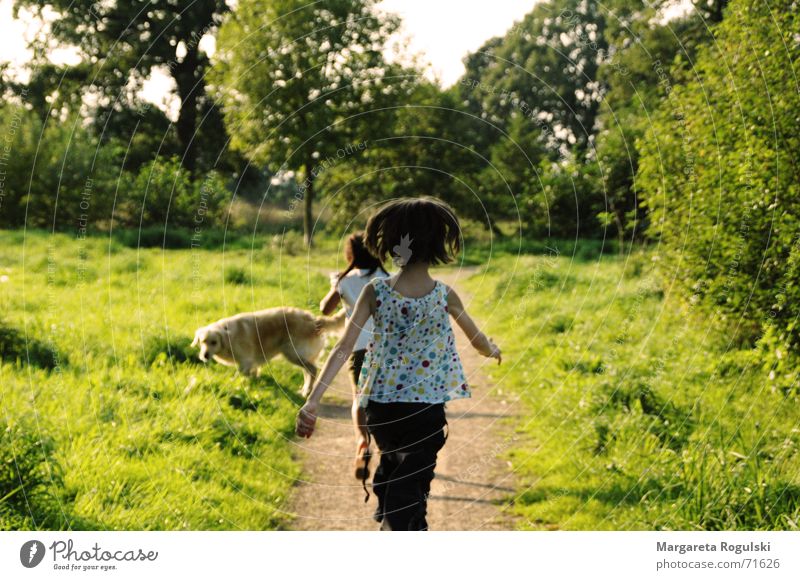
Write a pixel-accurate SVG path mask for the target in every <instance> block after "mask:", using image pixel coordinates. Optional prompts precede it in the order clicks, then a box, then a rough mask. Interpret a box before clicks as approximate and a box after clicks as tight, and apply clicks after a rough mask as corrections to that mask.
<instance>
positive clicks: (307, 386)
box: [300, 361, 317, 397]
mask: <svg viewBox="0 0 800 580" xmlns="http://www.w3.org/2000/svg"><path fill="white" fill-rule="evenodd" d="M303 378H304V381H303V390H302V391H300V394H301V395H303V396H304V397H308V396H309V395H310V394H311V387H313V386H314V381H315V380H316V379H317V367H316V366H314V365H313V364H312V363H310V362H308V361H305V364H304V365H303Z"/></svg>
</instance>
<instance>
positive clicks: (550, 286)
mask: <svg viewBox="0 0 800 580" xmlns="http://www.w3.org/2000/svg"><path fill="white" fill-rule="evenodd" d="M650 264H651V260H650V254H649V253H647V252H646V251H638V252H634V253H633V254H632V255H629V256H624V257H618V256H614V255H609V254H606V253H602V254H599V253H595V254H594V257H592V256H586V257H584V258H583V259H580V260H579V259H573V258H572V257H571V256H570V255H565V254H564V253H563V252H553V251H552V250H544V251H540V252H539V255H520V256H508V255H506V256H499V257H494V258H492V259H491V260H488V261H487V264H486V265H485V266H483V267H481V268H480V269H479V270H478V271H477V272H476V273H475V274H474V275H473V276H472V277H471V279H470V280H469V281H468V286H469V288H470V290H471V291H472V292H473V294H474V300H473V302H472V305H471V307H472V309H474V310H475V314H476V315H477V316H478V317H479V318H480V319H482V320H483V321H484V322H485V323H486V326H487V330H488V331H489V332H490V333H491V335H492V336H493V337H495V339H496V340H497V341H498V342H500V343H501V345H502V346H503V348H504V351H505V352H504V355H505V356H504V364H503V366H502V367H500V368H498V369H493V370H491V373H492V376H493V377H494V379H495V381H496V383H497V384H498V388H499V389H500V390H501V391H502V392H503V396H504V397H508V398H510V399H511V400H512V401H516V408H515V415H516V416H517V417H519V418H517V419H515V420H514V421H513V423H512V426H513V428H514V431H515V434H514V439H513V440H512V442H511V444H510V446H509V447H508V448H507V449H506V450H505V456H506V458H507V459H508V460H509V461H510V462H511V464H512V466H513V469H514V470H515V472H516V474H517V475H518V482H519V488H520V489H519V491H518V493H516V494H515V495H514V497H513V499H514V508H513V509H514V511H515V512H516V513H517V514H518V515H519V516H521V518H520V522H521V523H520V526H521V527H522V528H526V529H553V528H559V529H728V530H730V529H798V523H799V522H800V493H798V492H799V491H800V454H799V453H798V446H799V445H800V415H798V414H797V411H796V408H797V404H798V400H797V395H796V394H792V393H788V392H786V391H781V390H779V389H775V388H773V387H772V386H771V384H770V381H769V377H768V370H766V371H765V370H764V369H763V368H762V366H761V364H760V360H759V358H758V353H757V352H755V351H750V350H745V351H742V350H736V349H735V348H734V347H731V346H730V345H729V344H728V342H727V340H726V336H725V335H724V334H722V333H721V332H720V327H718V326H717V325H716V324H715V322H714V321H712V320H709V319H708V318H704V317H702V316H700V315H699V314H697V313H695V312H694V311H693V308H692V305H691V304H686V303H682V302H680V301H679V300H677V299H675V298H674V297H673V296H671V288H670V286H669V285H668V283H665V282H664V281H662V280H659V279H658V278H657V277H656V276H655V275H654V274H653V272H652V268H651V266H650Z"/></svg>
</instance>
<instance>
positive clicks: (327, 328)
mask: <svg viewBox="0 0 800 580" xmlns="http://www.w3.org/2000/svg"><path fill="white" fill-rule="evenodd" d="M345 320H347V313H346V312H345V309H344V308H342V309H341V310H340V311H339V312H337V313H336V314H334V315H333V316H317V318H316V320H315V322H316V325H317V328H318V329H319V332H332V331H335V330H339V329H340V328H341V327H342V326H344V322H345Z"/></svg>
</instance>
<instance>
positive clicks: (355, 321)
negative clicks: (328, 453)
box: [295, 284, 375, 437]
mask: <svg viewBox="0 0 800 580" xmlns="http://www.w3.org/2000/svg"><path fill="white" fill-rule="evenodd" d="M374 311H375V289H374V288H373V287H372V284H367V285H366V286H365V287H364V290H362V291H361V295H360V296H359V297H358V301H357V302H356V305H355V308H354V309H353V315H352V316H351V317H350V318H349V319H348V320H347V326H345V328H344V335H342V338H341V339H339V342H337V343H336V346H334V347H333V350H331V354H330V356H329V357H328V360H327V361H325V366H324V367H323V368H322V372H321V373H320V375H319V377H317V380H316V381H315V382H314V387H313V388H312V389H311V394H310V395H309V396H308V400H307V401H306V404H305V405H303V407H302V408H301V409H300V412H299V413H298V414H297V422H296V427H295V430H296V431H297V434H298V435H300V436H301V437H311V434H312V433H313V432H314V424H315V423H316V421H317V408H318V406H319V402H320V400H321V399H322V395H324V394H325V391H326V390H327V389H328V387H329V386H330V384H331V383H332V382H333V379H334V378H335V377H336V374H337V373H338V372H339V370H340V369H341V368H342V365H344V361H345V360H347V358H348V357H349V356H350V355H351V354H352V352H353V347H354V346H355V344H356V340H357V339H358V335H359V334H361V329H362V328H364V325H365V324H366V323H367V320H369V317H370V316H372V313H373V312H374Z"/></svg>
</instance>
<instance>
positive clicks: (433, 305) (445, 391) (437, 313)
mask: <svg viewBox="0 0 800 580" xmlns="http://www.w3.org/2000/svg"><path fill="white" fill-rule="evenodd" d="M372 284H373V286H374V288H375V299H376V300H375V305H376V308H375V314H374V315H373V320H374V324H375V330H374V334H373V336H372V341H371V342H370V344H369V346H368V347H367V353H366V356H365V358H364V365H363V366H362V367H361V375H360V377H359V380H358V384H359V389H360V391H359V392H360V395H359V405H360V406H362V407H366V405H367V402H368V401H369V400H372V401H375V402H378V403H398V402H409V403H443V402H445V401H449V400H450V399H456V398H462V397H469V396H470V392H469V387H468V386H467V379H466V377H465V376H464V368H463V367H462V366H461V359H460V358H459V356H458V352H457V351H456V344H455V337H454V336H453V328H452V326H450V318H449V315H448V312H447V286H445V285H444V284H442V283H441V282H439V281H437V282H436V285H435V287H434V289H433V290H432V291H431V292H429V293H428V294H426V295H425V296H422V297H420V298H408V297H406V296H403V295H402V294H400V293H399V292H397V291H396V290H394V289H393V288H392V287H391V286H390V285H389V283H388V281H387V280H385V279H375V280H373V282H372Z"/></svg>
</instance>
